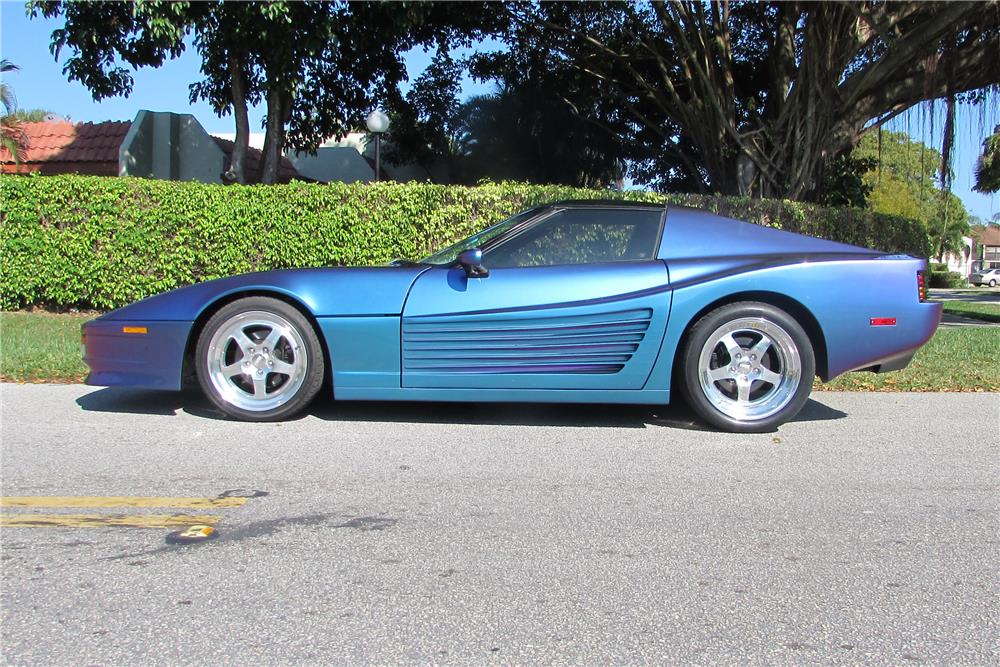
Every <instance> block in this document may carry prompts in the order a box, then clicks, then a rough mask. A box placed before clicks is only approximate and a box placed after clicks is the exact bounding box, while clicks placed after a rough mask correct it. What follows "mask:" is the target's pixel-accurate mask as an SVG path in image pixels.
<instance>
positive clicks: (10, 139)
mask: <svg viewBox="0 0 1000 667" xmlns="http://www.w3.org/2000/svg"><path fill="white" fill-rule="evenodd" d="M19 69H21V68H20V67H18V66H17V65H15V64H14V63H12V62H10V61H9V60H0V74H6V73H7V72H16V71H18V70H19ZM0 101H2V102H3V108H4V114H3V116H2V117H0V146H3V148H6V149H7V151H8V152H9V153H10V154H11V155H12V156H13V157H14V162H21V161H22V160H24V152H25V150H27V148H28V135H27V133H25V131H24V128H23V127H22V124H21V121H20V120H18V118H17V117H16V116H15V112H16V111H17V99H16V98H15V97H14V91H13V89H11V87H10V86H8V85H7V83H6V82H0Z"/></svg>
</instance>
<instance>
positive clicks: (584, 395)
mask: <svg viewBox="0 0 1000 667" xmlns="http://www.w3.org/2000/svg"><path fill="white" fill-rule="evenodd" d="M333 394H334V398H336V399H337V400H339V401H453V402H466V403H632V404H642V405H666V404H667V403H669V402H670V392H669V391H666V390H660V391H654V390H628V389H621V390H607V389H605V390H596V389H441V388H430V389H423V388H413V387H408V388H402V387H391V388H390V387H334V390H333Z"/></svg>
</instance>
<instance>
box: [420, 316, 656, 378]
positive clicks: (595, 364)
mask: <svg viewBox="0 0 1000 667" xmlns="http://www.w3.org/2000/svg"><path fill="white" fill-rule="evenodd" d="M652 316H653V311H652V310H651V309H649V308H641V309H635V310H623V311H619V312H614V313H601V314H598V315H575V316H562V317H543V318H525V317H516V316H510V315H492V316H481V315H478V316H477V315H470V316H464V317H463V316H458V317H456V316H449V317H418V318H404V319H403V366H404V371H410V372H418V373H442V374H453V373H543V374H544V373H605V374H607V373H617V372H619V371H620V370H622V369H623V368H624V367H625V365H626V364H627V363H628V362H629V360H630V359H631V358H632V355H633V354H634V353H635V351H636V350H637V349H638V348H639V344H640V343H641V342H642V340H643V338H644V337H645V336H646V330H647V329H649V324H650V319H651V318H652Z"/></svg>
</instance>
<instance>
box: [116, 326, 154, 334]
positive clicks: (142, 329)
mask: <svg viewBox="0 0 1000 667" xmlns="http://www.w3.org/2000/svg"><path fill="white" fill-rule="evenodd" d="M148 331H149V330H148V329H147V328H146V327H122V333H127V334H144V333H148Z"/></svg>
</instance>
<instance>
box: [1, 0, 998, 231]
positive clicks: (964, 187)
mask: <svg viewBox="0 0 1000 667" xmlns="http://www.w3.org/2000/svg"><path fill="white" fill-rule="evenodd" d="M59 25H60V23H59V22H58V21H48V20H45V19H41V18H38V19H34V20H29V19H28V18H26V17H25V15H24V3H23V2H20V1H10V0H2V1H0V56H2V57H3V58H5V59H7V60H10V61H12V62H14V63H15V64H17V65H19V66H20V67H21V71H20V72H15V73H13V74H9V75H7V77H6V78H5V81H6V82H7V83H8V84H9V85H10V86H11V87H12V88H13V89H14V92H15V94H16V96H17V101H18V105H19V106H20V107H22V108H25V109H33V108H43V109H47V110H50V111H53V112H55V113H57V114H59V115H63V116H66V115H68V116H70V117H71V118H72V119H73V120H74V121H95V122H99V121H103V120H132V119H133V118H134V117H135V115H136V113H138V111H139V110H140V109H150V110H153V111H175V112H182V113H190V114H193V115H194V116H195V117H196V118H198V120H199V122H200V123H201V124H202V125H203V126H204V127H205V129H206V130H208V131H209V132H212V133H232V132H233V131H234V129H233V121H232V118H231V117H224V118H219V117H218V116H216V115H215V114H214V113H213V111H212V109H211V108H210V107H209V106H208V105H207V104H205V103H198V104H190V103H189V102H188V85H189V84H191V83H193V82H194V81H197V80H199V79H200V78H201V74H200V72H199V66H200V60H199V58H198V56H197V54H196V53H194V52H193V51H188V52H186V53H185V54H184V55H183V56H182V57H180V58H178V59H176V60H171V61H167V62H166V63H165V64H164V65H163V67H160V68H159V69H148V68H147V69H142V70H139V71H138V72H136V73H135V75H134V79H135V87H134V89H133V91H132V95H131V97H129V98H110V99H107V100H104V101H102V102H99V103H98V102H94V100H93V98H92V97H91V95H90V93H89V92H88V91H87V89H86V88H84V87H83V86H82V85H81V84H79V83H76V82H73V83H70V82H69V81H67V79H66V77H65V76H64V75H63V74H62V64H60V63H56V62H55V60H54V59H53V57H52V54H51V53H49V38H50V35H51V33H52V30H53V29H54V28H57V27H59ZM428 60H429V57H428V56H427V55H425V54H423V53H420V52H414V53H410V54H409V55H408V57H407V66H408V69H409V71H410V75H411V78H415V77H416V76H417V75H419V73H420V72H421V71H422V70H423V68H424V66H426V64H427V62H428ZM490 88H491V86H490V85H488V84H483V83H479V82H475V81H473V80H471V79H466V80H465V81H464V82H463V94H464V95H465V96H469V95H476V94H481V93H483V92H486V91H488V90H489V89H490ZM939 106H941V105H939ZM990 106H992V107H993V108H992V109H990V108H983V107H979V108H971V109H970V108H967V107H960V108H959V115H958V119H957V121H958V122H957V123H956V127H957V128H958V129H957V136H956V156H955V161H954V167H955V182H954V184H953V190H954V192H955V194H957V195H958V196H959V197H961V198H962V201H963V202H964V203H965V206H966V208H968V209H969V212H970V213H972V214H973V215H978V216H979V217H980V218H983V219H984V220H986V219H989V218H990V217H991V216H993V215H994V214H995V213H997V212H998V211H1000V197H998V196H997V195H991V196H986V195H982V194H979V193H977V192H973V191H972V189H971V188H972V184H973V182H974V181H973V179H974V177H973V168H974V164H975V160H976V157H977V156H978V155H979V152H980V151H981V149H982V141H983V139H984V138H985V137H986V136H987V135H988V134H990V133H991V132H992V129H993V126H994V125H996V124H997V123H998V122H1000V112H998V110H997V105H996V104H993V105H990ZM263 116H264V109H263V108H262V107H257V108H254V109H252V110H251V112H250V122H251V127H255V126H259V124H260V121H261V119H262V118H263ZM935 125H936V127H938V128H940V127H941V126H942V125H943V123H941V122H938V123H936V124H935ZM888 129H891V130H895V131H906V132H909V133H910V134H911V135H913V137H914V138H915V139H917V140H920V141H924V142H925V143H928V144H931V145H933V144H936V143H939V141H940V140H939V139H934V138H932V137H931V136H930V134H929V133H928V132H927V130H926V123H923V122H921V121H920V120H919V114H918V113H911V114H908V115H907V116H904V117H901V118H899V119H897V120H896V121H894V122H893V123H892V124H891V125H889V126H888ZM254 131H258V130H254Z"/></svg>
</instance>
